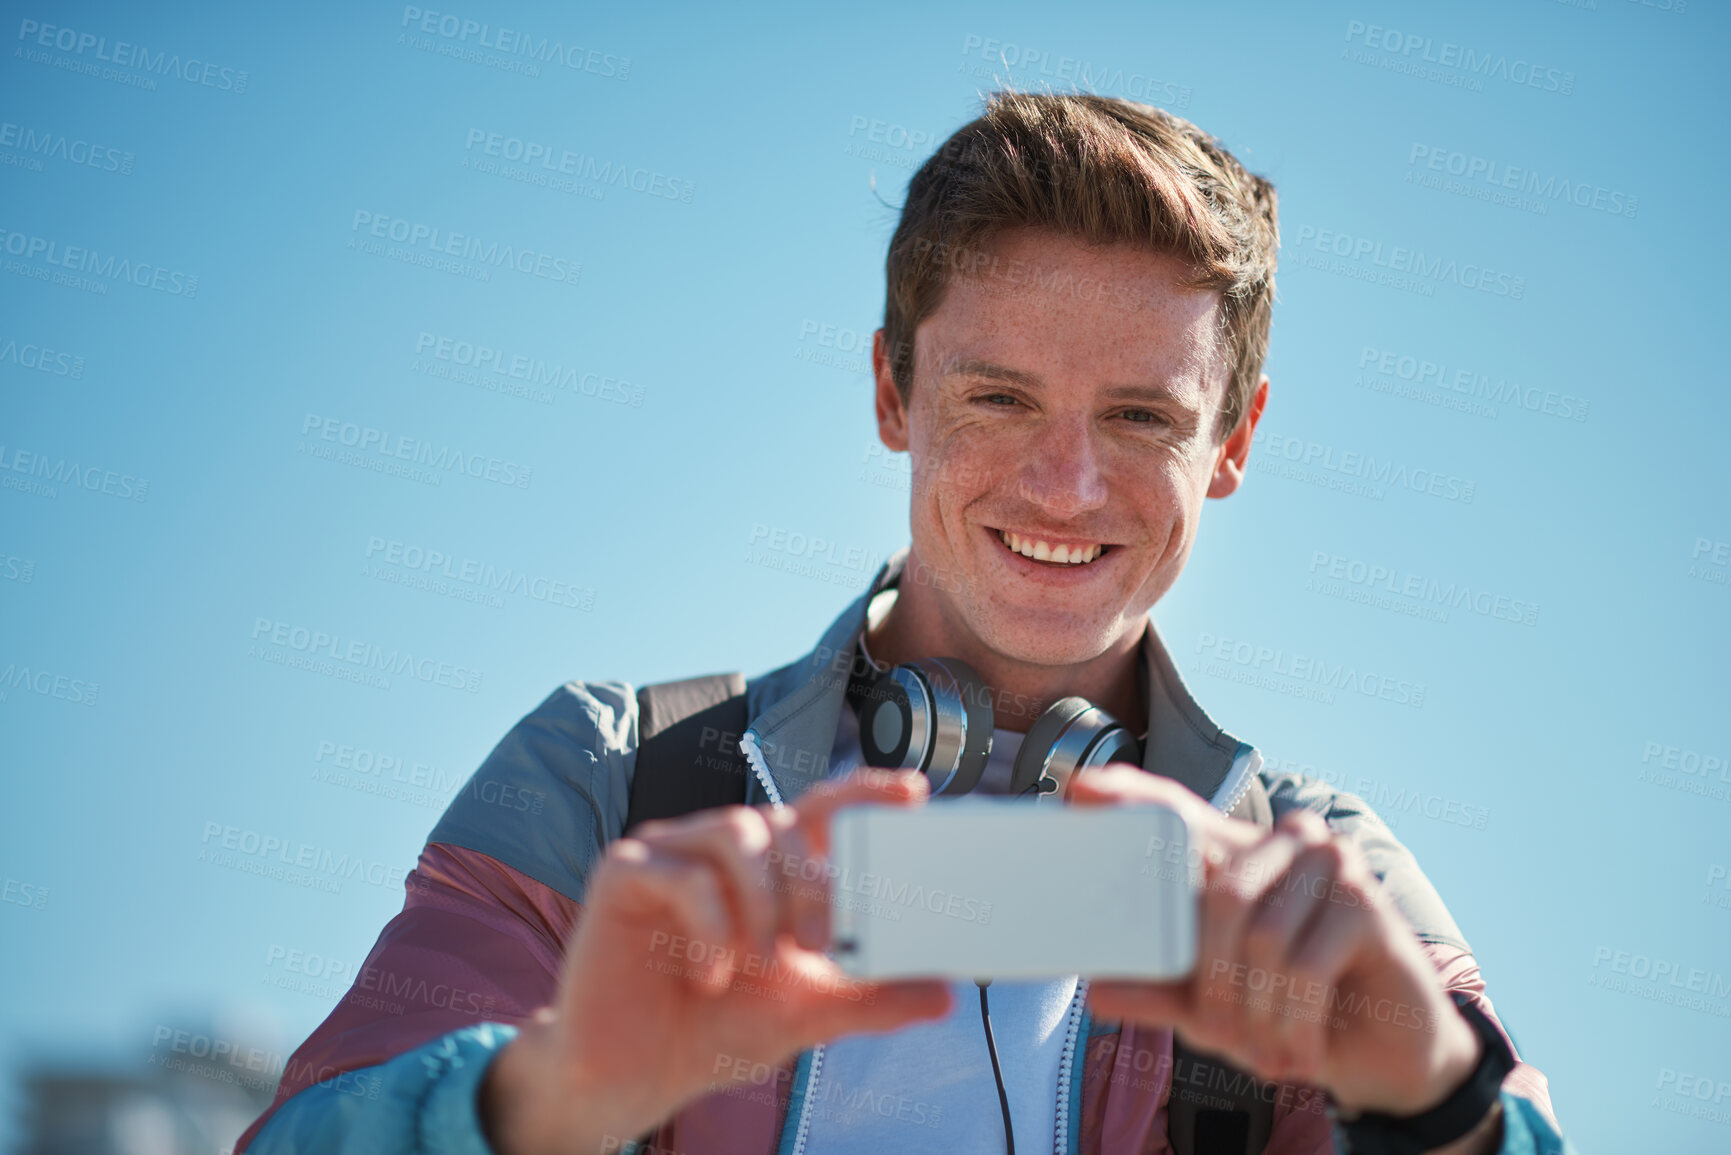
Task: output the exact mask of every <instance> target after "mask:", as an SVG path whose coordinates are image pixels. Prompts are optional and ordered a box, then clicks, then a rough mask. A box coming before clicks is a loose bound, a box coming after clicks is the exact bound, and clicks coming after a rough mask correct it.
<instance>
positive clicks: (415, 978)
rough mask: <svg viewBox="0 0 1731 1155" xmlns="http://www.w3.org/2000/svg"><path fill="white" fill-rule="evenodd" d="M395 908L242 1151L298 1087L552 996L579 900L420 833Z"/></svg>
mask: <svg viewBox="0 0 1731 1155" xmlns="http://www.w3.org/2000/svg"><path fill="white" fill-rule="evenodd" d="M405 888H406V890H407V892H408V896H407V899H406V901H405V902H404V903H403V910H402V913H401V914H399V915H397V916H396V917H395V918H393V919H392V920H391V921H390V922H389V923H387V924H386V925H385V928H384V930H383V931H382V932H380V934H379V940H378V942H377V943H375V944H374V946H373V949H372V952H371V953H370V954H368V955H367V959H366V962H365V963H364V964H362V966H361V968H360V971H359V972H358V974H357V975H356V977H355V982H354V985H353V986H351V987H350V988H349V992H348V994H346V995H345V996H343V999H342V1001H341V1002H339V1003H338V1004H337V1006H336V1009H335V1010H333V1011H331V1013H330V1015H329V1016H328V1017H327V1018H326V1019H325V1021H324V1022H323V1023H321V1024H319V1026H318V1028H317V1029H316V1030H314V1031H313V1033H312V1034H311V1035H310V1036H309V1037H308V1038H307V1040H306V1042H304V1043H302V1044H301V1045H300V1047H299V1048H298V1049H297V1050H296V1051H295V1052H294V1054H293V1055H292V1056H290V1057H289V1060H288V1063H287V1065H286V1066H285V1067H284V1069H283V1073H282V1079H281V1082H280V1083H279V1084H278V1086H277V1091H276V1097H275V1098H274V1100H273V1101H272V1103H271V1106H270V1108H269V1109H267V1110H266V1111H265V1113H264V1114H263V1115H261V1116H259V1118H258V1119H257V1120H256V1121H255V1122H254V1123H253V1125H252V1126H251V1127H249V1128H248V1129H247V1131H246V1133H245V1134H244V1135H242V1136H241V1138H240V1141H239V1142H238V1143H237V1144H236V1145H235V1150H236V1151H245V1150H246V1149H247V1146H248V1145H249V1144H250V1143H251V1142H252V1141H253V1139H254V1138H255V1137H256V1136H257V1135H258V1133H259V1131H260V1130H261V1129H262V1128H263V1127H264V1125H265V1124H266V1123H267V1122H268V1121H269V1120H270V1117H271V1116H272V1115H273V1114H274V1113H275V1112H276V1111H277V1109H278V1108H280V1107H281V1106H282V1105H283V1104H284V1103H285V1102H287V1101H288V1100H289V1099H290V1098H291V1097H292V1096H294V1095H295V1094H296V1093H297V1092H299V1091H302V1090H304V1089H305V1088H307V1087H309V1086H311V1085H312V1084H314V1083H318V1082H322V1081H324V1080H326V1079H330V1078H332V1077H334V1076H336V1075H339V1074H342V1073H343V1072H347V1071H354V1070H359V1069H361V1068H364V1067H372V1066H377V1065H379V1064H381V1063H384V1062H386V1061H388V1060H389V1059H391V1058H393V1057H394V1056H396V1055H399V1054H401V1053H403V1052H404V1051H408V1050H412V1049H413V1048H415V1047H418V1046H420V1045H421V1044H423V1043H426V1042H428V1041H430V1040H432V1039H436V1038H438V1037H439V1036H441V1035H444V1034H446V1033H448V1032H450V1031H454V1030H456V1029H458V1028H460V1027H470V1026H476V1025H478V1024H480V1023H483V1022H498V1023H508V1024H512V1025H515V1024H517V1023H519V1022H521V1021H522V1020H523V1019H525V1018H527V1017H528V1016H529V1014H530V1013H531V1012H533V1011H534V1010H535V1009H536V1008H537V1007H540V1006H542V1005H544V1004H546V1003H548V1002H550V1001H551V1000H552V998H553V994H554V991H555V990H556V989H557V987H558V979H559V968H560V961H561V959H562V958H563V956H564V947H565V941H566V940H567V939H568V938H569V937H570V935H571V932H572V930H573V929H574V928H575V926H576V923H577V916H578V912H579V911H580V909H581V907H580V906H579V905H578V904H577V903H575V902H573V901H572V900H571V899H569V898H566V897H565V896H564V895H561V894H559V893H558V892H557V891H555V890H553V889H552V888H551V887H548V886H545V885H543V884H541V883H539V882H536V881H535V880H534V879H532V878H529V877H528V876H527V875H524V874H522V873H520V872H519V871H516V870H513V869H512V868H510V867H509V866H506V865H505V864H504V863H502V862H500V861H498V860H497V859H495V858H491V857H489V856H487V855H485V854H481V853H479V852H478V851H474V850H468V849H464V848H462V847H457V846H448V845H445V844H443V843H437V842H435V843H429V844H428V845H427V846H426V848H425V849H423V850H422V851H421V857H420V861H419V862H418V863H417V864H416V866H415V869H414V870H413V871H411V872H410V873H409V876H408V879H407V880H406V884H405Z"/></svg>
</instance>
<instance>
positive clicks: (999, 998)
mask: <svg viewBox="0 0 1731 1155" xmlns="http://www.w3.org/2000/svg"><path fill="white" fill-rule="evenodd" d="M1021 744H1022V735H1021V734H1017V733H1014V732H1012V731H1009V730H994V731H993V732H992V756H991V759H990V760H989V761H988V762H987V764H986V770H985V773H984V774H983V775H982V776H981V778H980V783H979V785H978V786H976V787H975V792H976V793H980V794H1005V793H1008V791H1009V784H1010V771H1011V768H1012V766H1013V764H1014V762H1015V758H1016V751H1017V749H1019V748H1020V746H1021ZM862 761H863V759H862V756H861V754H860V746H859V720H858V718H857V717H856V716H855V714H854V711H853V710H852V709H844V710H843V711H842V717H841V723H840V725H839V726H838V727H837V729H836V739H835V747H834V749H833V750H832V751H831V758H830V774H831V776H832V777H842V776H845V775H847V774H850V773H852V772H853V770H854V769H855V768H856V767H858V766H860V765H861V764H862ZM1005 869H1011V864H1009V863H1006V864H1005ZM1078 990H1079V983H1078V981H1077V976H1075V975H1070V976H1068V977H1066V978H1062V979H1056V980H1049V981H1042V982H1027V981H1024V982H1013V981H1008V980H1006V981H1002V982H994V983H993V984H992V985H991V987H990V989H989V991H988V998H989V1001H990V1006H991V1015H992V1036H993V1038H994V1039H995V1040H996V1042H997V1048H998V1062H999V1063H1000V1064H1001V1065H1002V1067H1003V1073H1004V1089H1005V1091H1006V1093H1007V1094H1008V1096H1009V1100H1010V1118H1011V1121H1012V1124H1013V1126H1014V1127H1015V1132H1016V1143H1017V1147H1018V1149H1019V1150H1021V1151H1024V1152H1035V1151H1048V1150H1054V1149H1060V1148H1058V1147H1057V1098H1058V1068H1059V1064H1060V1061H1061V1060H1062V1058H1063V1052H1064V1046H1065V1043H1066V1041H1067V1038H1068V1032H1069V1026H1070V1020H1071V1019H1072V1017H1076V1018H1079V1016H1080V1014H1081V1009H1082V1008H1081V1004H1080V1000H1079V999H1078V997H1077V995H1078ZM951 993H952V995H953V997H954V999H955V1002H954V1004H953V1006H952V1008H951V1011H950V1014H949V1015H948V1016H946V1017H945V1018H942V1019H938V1020H935V1021H931V1022H924V1023H916V1024H914V1025H912V1026H908V1027H903V1028H902V1029H901V1030H899V1031H894V1032H891V1033H889V1034H876V1035H849V1036H845V1037H843V1038H841V1039H837V1040H835V1041H834V1042H831V1043H829V1044H828V1045H827V1046H825V1047H824V1049H823V1060H822V1063H821V1064H820V1065H818V1066H817V1068H816V1070H815V1072H814V1075H813V1078H812V1080H811V1082H810V1084H809V1085H808V1086H807V1088H806V1101H805V1118H806V1125H807V1128H808V1130H807V1133H806V1143H805V1151H806V1152H807V1153H809V1155H878V1153H880V1152H885V1151H915V1152H917V1151H933V1152H937V1151H942V1152H964V1153H966V1152H975V1153H978V1155H996V1153H998V1152H1002V1151H1003V1150H1004V1120H1003V1112H1002V1110H1001V1109H1000V1107H999V1105H998V1085H997V1081H996V1080H995V1079H994V1078H993V1077H992V1060H991V1057H990V1055H989V1054H988V1053H987V1050H986V1034H985V1028H984V1027H983V1026H982V1024H981V1021H980V991H979V988H978V987H977V986H975V985H974V983H973V982H972V981H970V980H964V981H961V982H957V983H954V984H952V987H951ZM1074 1061H1079V1060H1074ZM1072 1109H1075V1108H1074V1107H1072ZM794 1123H795V1125H797V1120H795V1121H794Z"/></svg>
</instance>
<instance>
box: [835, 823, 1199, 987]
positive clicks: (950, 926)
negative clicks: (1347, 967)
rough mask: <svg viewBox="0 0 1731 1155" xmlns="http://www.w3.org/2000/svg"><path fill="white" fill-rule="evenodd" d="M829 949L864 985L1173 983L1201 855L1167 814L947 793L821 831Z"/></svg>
mask: <svg viewBox="0 0 1731 1155" xmlns="http://www.w3.org/2000/svg"><path fill="white" fill-rule="evenodd" d="M830 875H831V877H830V891H831V895H830V903H831V905H830V912H831V913H830V931H831V940H830V951H831V954H832V955H833V956H834V958H835V960H836V963H837V965H839V966H840V967H841V968H842V969H843V970H845V971H847V972H848V973H849V974H851V975H854V976H856V977H858V978H864V979H894V978H914V977H937V978H952V979H961V978H1056V977H1058V976H1061V975H1072V974H1077V975H1082V976H1083V977H1085V978H1093V977H1099V978H1142V979H1150V980H1169V979H1178V978H1182V977H1183V976H1185V975H1187V974H1189V973H1190V971H1191V969H1192V968H1193V967H1194V966H1195V965H1196V896H1197V892H1198V891H1199V890H1200V887H1201V882H1202V870H1201V862H1200V859H1199V858H1198V857H1197V856H1196V855H1194V854H1192V852H1191V849H1190V837H1189V830H1188V828H1187V827H1186V825H1185V822H1184V819H1183V817H1182V816H1180V815H1179V814H1178V813H1177V812H1176V811H1174V810H1171V809H1168V808H1167V807H1165V806H1160V805H1155V804H1138V805H1131V806H1087V807H1082V806H1057V805H1050V806H1049V805H1039V804H1035V803H1033V802H1031V801H1029V800H1027V799H1010V798H957V799H954V800H939V801H932V802H927V803H925V804H924V805H921V806H911V807H910V806H878V805H862V806H849V807H844V808H843V809H841V810H838V811H837V812H836V813H835V815H834V817H833V818H832V819H831V827H830Z"/></svg>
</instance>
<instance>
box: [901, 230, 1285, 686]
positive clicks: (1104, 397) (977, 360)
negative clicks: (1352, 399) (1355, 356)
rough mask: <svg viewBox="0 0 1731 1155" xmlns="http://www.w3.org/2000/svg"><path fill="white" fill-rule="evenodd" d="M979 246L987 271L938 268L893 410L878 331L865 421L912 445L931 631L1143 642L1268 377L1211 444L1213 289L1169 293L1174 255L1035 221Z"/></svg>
mask: <svg viewBox="0 0 1731 1155" xmlns="http://www.w3.org/2000/svg"><path fill="white" fill-rule="evenodd" d="M988 251H989V252H990V253H991V255H993V256H995V257H996V258H997V260H996V263H995V265H994V266H993V268H994V269H995V270H996V272H995V273H994V274H992V275H988V276H983V277H968V278H964V279H959V280H955V281H952V283H951V284H950V285H949V287H948V289H947V291H946V293H945V295H944V299H943V303H942V304H941V305H940V306H939V307H938V309H937V310H936V311H935V312H933V313H932V315H931V316H929V317H927V318H926V319H925V321H923V322H922V323H921V324H920V326H919V329H918V332H917V334H916V339H915V342H914V350H915V359H914V384H913V388H912V391H911V397H910V400H909V403H908V405H907V406H906V407H905V408H904V406H903V405H902V403H901V399H900V396H899V394H897V393H896V390H895V387H894V384H893V382H892V381H891V380H890V376H889V371H888V361H887V358H886V356H885V355H884V349H883V334H882V331H881V330H880V331H879V333H878V340H877V349H876V350H875V354H876V355H875V356H874V361H875V363H876V365H877V377H878V386H877V408H878V424H879V434H880V436H881V437H882V439H883V442H884V444H885V445H886V446H887V447H889V448H890V449H892V450H895V451H903V450H905V451H907V452H908V453H909V454H910V455H911V457H912V463H911V464H912V493H913V502H912V518H911V520H912V527H911V528H912V538H913V545H912V556H911V557H910V562H909V564H910V567H923V568H910V576H911V578H912V580H913V581H914V582H915V583H917V584H918V585H919V586H921V587H923V588H925V589H929V591H930V594H931V596H933V597H934V598H936V599H937V602H938V606H937V608H938V612H939V614H940V615H941V618H942V620H943V622H944V625H945V632H946V633H949V634H951V635H952V640H959V639H960V638H961V637H968V638H971V639H972V640H973V641H975V642H977V643H978V644H980V645H983V646H984V647H985V648H987V649H989V650H992V651H994V652H997V653H999V654H1001V655H1003V656H1004V657H1005V658H1007V659H1010V660H1013V661H1018V662H1025V663H1032V664H1039V665H1073V664H1076V663H1079V662H1084V661H1088V660H1090V659H1092V658H1095V657H1097V656H1099V655H1100V654H1102V653H1104V652H1105V651H1106V650H1107V649H1108V648H1110V647H1111V646H1112V645H1113V644H1114V642H1117V641H1120V640H1121V639H1123V637H1124V635H1125V633H1126V632H1127V631H1134V632H1135V633H1136V634H1137V635H1139V634H1140V632H1141V630H1142V626H1143V622H1144V620H1145V618H1146V615H1147V612H1148V609H1149V607H1151V606H1152V605H1153V604H1154V603H1155V602H1156V601H1158V600H1159V598H1160V597H1161V595H1163V594H1164V593H1165V592H1166V591H1167V590H1168V589H1170V588H1171V586H1172V583H1173V582H1175V581H1176V580H1177V578H1178V574H1179V572H1180V571H1181V570H1182V569H1183V568H1184V562H1185V559H1186V558H1187V557H1188V556H1189V554H1190V547H1191V543H1192V542H1193V541H1194V540H1195V536H1196V527H1197V522H1198V518H1199V516H1200V513H1201V508H1202V501H1203V498H1204V497H1205V496H1216V497H1224V496H1226V495H1227V494H1229V493H1231V492H1232V491H1233V490H1234V489H1236V488H1237V485H1238V482H1239V480H1240V479H1241V478H1242V476H1243V472H1242V471H1243V467H1244V460H1245V457H1246V455H1247V454H1248V453H1249V448H1250V436H1251V432H1252V430H1253V428H1254V424H1255V419H1256V418H1257V417H1258V416H1259V415H1260V412H1261V408H1262V403H1263V401H1264V399H1265V397H1266V387H1267V379H1266V378H1264V379H1263V381H1262V382H1261V386H1260V388H1259V390H1258V392H1257V395H1256V398H1255V400H1254V402H1253V403H1252V405H1251V407H1250V413H1249V414H1247V416H1246V419H1245V420H1244V421H1243V422H1241V424H1240V426H1239V429H1238V430H1237V431H1236V432H1235V433H1234V434H1233V436H1231V437H1229V438H1228V439H1227V441H1226V442H1225V444H1220V443H1218V442H1216V441H1215V440H1214V437H1213V432H1214V427H1215V420H1216V416H1217V414H1218V412H1219V409H1220V407H1221V405H1222V404H1223V402H1224V400H1225V389H1226V382H1227V367H1226V365H1225V363H1224V358H1223V357H1222V356H1221V354H1220V351H1219V349H1218V348H1217V345H1216V340H1215V325H1216V319H1217V318H1216V310H1217V309H1218V308H1219V307H1220V295H1219V294H1218V293H1215V292H1210V291H1201V290H1192V289H1186V288H1183V287H1181V286H1180V284H1179V278H1180V277H1181V276H1182V275H1183V273H1184V266H1183V264H1182V263H1181V262H1180V261H1179V260H1178V259H1177V258H1175V257H1170V256H1166V255H1162V254H1155V253H1150V252H1146V251H1143V250H1139V249H1135V248H1131V247H1128V246H1108V247H1100V248H1090V247H1089V246H1087V245H1086V244H1085V243H1084V242H1082V241H1081V240H1079V239H1076V238H1071V237H1066V236H1063V235H1061V234H1057V233H1053V232H1050V231H1046V230H1033V229H1016V230H1013V231H1009V232H1005V233H1001V234H1000V235H999V236H998V237H997V239H996V240H995V241H994V242H993V243H992V245H991V246H990V247H989V250H988ZM1017 262H1021V264H1017ZM1035 274H1038V277H1039V279H1038V280H1037V281H1036V280H1035ZM1029 550H1034V551H1035V552H1036V556H1035V557H1028V556H1025V554H1026V553H1027V552H1028V551H1029ZM1060 550H1061V553H1060ZM1047 552H1051V553H1053V554H1056V555H1058V556H1067V557H1068V559H1069V560H1067V561H1057V560H1049V559H1045V558H1041V557H1040V556H1039V555H1040V554H1043V553H1047ZM1078 557H1080V558H1082V559H1083V560H1082V561H1080V562H1078V561H1077V560H1076V559H1077V558H1078ZM902 584H903V586H904V587H906V586H908V585H909V579H907V578H904V580H903V583H902ZM906 592H907V591H906V590H904V593H906ZM918 596H925V595H924V594H923V593H922V594H920V595H918Z"/></svg>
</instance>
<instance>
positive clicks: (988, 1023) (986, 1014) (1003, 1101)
mask: <svg viewBox="0 0 1731 1155" xmlns="http://www.w3.org/2000/svg"><path fill="white" fill-rule="evenodd" d="M974 985H976V986H978V987H979V988H980V1022H981V1023H983V1024H984V1025H985V1028H986V1053H987V1054H989V1055H991V1056H992V1078H994V1079H996V1080H997V1081H998V1106H999V1107H1001V1108H1002V1109H1003V1112H1004V1147H1005V1155H1016V1131H1015V1128H1014V1127H1012V1126H1011V1125H1010V1096H1009V1094H1008V1093H1007V1092H1006V1091H1005V1090H1004V1072H1003V1070H1002V1069H1001V1068H1000V1067H999V1066H998V1044H997V1043H996V1042H995V1041H993V1039H992V1011H991V1008H990V1007H989V1006H988V1005H987V1003H986V988H987V987H989V986H991V985H992V980H991V979H975V980H974Z"/></svg>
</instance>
